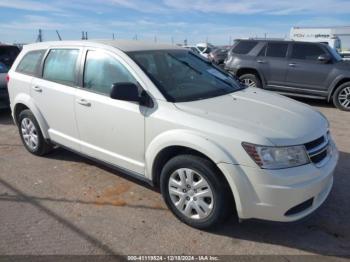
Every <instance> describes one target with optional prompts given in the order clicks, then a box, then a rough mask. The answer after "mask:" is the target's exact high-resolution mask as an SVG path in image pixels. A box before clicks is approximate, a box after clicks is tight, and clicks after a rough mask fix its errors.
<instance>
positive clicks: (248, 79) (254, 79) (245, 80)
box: [239, 74, 262, 88]
mask: <svg viewBox="0 0 350 262" xmlns="http://www.w3.org/2000/svg"><path fill="white" fill-rule="evenodd" d="M239 80H240V81H241V82H242V84H244V85H245V86H247V87H257V88H261V87H262V84H261V81H260V79H259V77H258V76H257V75H256V74H244V75H241V76H240V77H239Z"/></svg>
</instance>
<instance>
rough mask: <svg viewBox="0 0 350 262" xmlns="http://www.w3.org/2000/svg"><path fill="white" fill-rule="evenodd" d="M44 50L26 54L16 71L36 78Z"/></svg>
mask: <svg viewBox="0 0 350 262" xmlns="http://www.w3.org/2000/svg"><path fill="white" fill-rule="evenodd" d="M45 52H46V50H36V51H30V52H28V53H27V54H26V55H25V56H24V57H23V58H22V60H21V62H19V64H18V66H17V69H16V71H17V72H19V73H23V74H26V75H31V76H36V75H38V72H39V67H40V64H41V60H42V59H43V57H44V54H45Z"/></svg>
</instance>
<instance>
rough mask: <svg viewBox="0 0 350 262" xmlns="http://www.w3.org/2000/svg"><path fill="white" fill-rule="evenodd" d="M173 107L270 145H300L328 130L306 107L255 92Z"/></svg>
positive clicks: (279, 96)
mask: <svg viewBox="0 0 350 262" xmlns="http://www.w3.org/2000/svg"><path fill="white" fill-rule="evenodd" d="M175 106H176V107H177V108H179V109H180V110H182V111H185V112H187V113H191V114H195V115H198V116H201V117H205V118H206V119H209V120H212V121H214V122H217V123H220V124H223V125H226V126H230V127H233V128H235V129H239V130H240V131H244V132H245V133H247V134H252V135H258V136H261V137H263V138H264V139H268V140H269V141H270V142H271V143H272V144H274V145H298V144H304V143H307V142H310V141H312V140H314V139H317V138H319V137H321V136H322V135H324V134H325V132H326V131H327V129H328V121H327V119H326V118H325V117H324V116H323V115H322V114H321V113H319V112H318V111H316V110H314V109H313V108H311V107H310V106H307V105H305V104H303V103H300V102H297V101H295V100H292V99H290V98H287V97H284V96H281V95H278V94H275V93H272V92H268V91H264V90H260V89H257V88H246V89H243V90H241V91H237V92H235V93H232V94H228V95H224V96H219V97H215V98H211V99H205V100H199V101H193V102H185V103H176V104H175ZM213 128H216V127H215V125H213ZM247 142H250V141H247Z"/></svg>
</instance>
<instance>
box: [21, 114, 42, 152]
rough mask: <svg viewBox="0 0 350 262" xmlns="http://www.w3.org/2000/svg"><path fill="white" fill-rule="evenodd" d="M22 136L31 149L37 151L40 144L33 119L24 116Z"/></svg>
mask: <svg viewBox="0 0 350 262" xmlns="http://www.w3.org/2000/svg"><path fill="white" fill-rule="evenodd" d="M21 132H22V137H23V140H24V142H25V143H26V145H27V146H28V147H29V149H30V150H32V151H35V150H36V149H37V148H38V146H39V138H38V132H37V130H36V128H35V125H34V123H33V121H32V120H30V119H29V118H23V119H22V122H21Z"/></svg>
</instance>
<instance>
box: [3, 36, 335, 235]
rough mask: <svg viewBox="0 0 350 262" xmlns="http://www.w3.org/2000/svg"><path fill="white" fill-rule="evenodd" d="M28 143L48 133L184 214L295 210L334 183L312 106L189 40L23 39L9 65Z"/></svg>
mask: <svg viewBox="0 0 350 262" xmlns="http://www.w3.org/2000/svg"><path fill="white" fill-rule="evenodd" d="M8 80H9V83H8V86H9V93H10V101H11V108H12V114H13V118H14V120H15V122H16V124H17V125H18V128H19V132H20V135H21V138H22V140H23V143H24V145H25V147H26V148H27V150H28V151H29V152H31V153H33V154H35V155H44V154H45V153H48V152H49V151H50V150H51V149H52V146H53V145H58V146H62V147H65V148H67V149H69V150H72V151H74V152H77V153H79V154H82V155H85V156H87V157H89V158H92V159H95V160H97V161H101V162H103V163H106V164H108V165H110V166H112V167H115V168H117V169H121V170H122V171H123V172H126V173H127V174H130V175H131V176H135V177H137V178H140V179H142V180H145V181H147V182H149V183H151V184H153V185H155V186H159V187H160V188H161V192H162V195H163V197H164V200H165V202H166V203H167V205H168V207H169V209H170V210H171V211H172V212H173V213H174V214H175V215H176V216H177V217H178V218H179V219H180V220H182V221H183V222H185V223H187V224H189V225H191V226H193V227H197V228H207V227H209V226H212V225H214V224H217V223H218V222H220V221H223V220H224V219H225V218H227V217H229V216H230V215H231V214H232V213H233V212H234V211H235V212H236V213H237V215H238V217H239V218H240V219H249V218H258V219H264V220H273V221H295V220H298V219H300V218H302V217H305V216H306V215H308V214H310V213H311V212H312V211H314V210H315V209H317V208H318V207H319V206H320V205H321V204H322V203H323V202H324V201H325V199H326V198H327V196H328V194H329V192H330V191H331V188H332V184H333V171H334V169H335V167H336V164H337V161H338V151H337V149H336V147H335V145H334V142H333V140H332V138H331V136H330V133H329V124H328V121H327V120H326V119H325V117H323V116H322V115H321V114H320V113H319V112H317V111H315V110H313V109H312V108H310V107H308V106H306V105H304V104H302V103H299V102H296V101H293V100H291V99H289V98H285V97H282V96H280V95H277V94H273V93H270V92H267V91H263V90H260V89H257V88H245V87H243V86H241V85H240V84H239V83H238V82H237V81H236V80H235V79H234V78H233V77H232V76H231V75H228V74H227V73H225V72H224V71H221V69H219V68H217V67H215V66H213V65H211V64H210V63H209V62H207V61H205V60H203V59H202V58H201V57H199V56H197V55H196V54H194V53H192V52H191V51H189V50H186V49H182V48H177V47H174V46H171V45H160V44H159V45H155V44H146V43H142V42H134V41H130V42H127V41H125V42H123V41H91V42H90V41H77V42H73V41H72V42H69V41H68V42H65V41H62V42H46V43H39V44H33V45H27V46H25V47H24V49H23V51H22V52H21V54H20V55H19V57H18V58H17V60H16V61H15V63H14V65H13V67H12V69H11V70H10V72H9V76H8Z"/></svg>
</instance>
